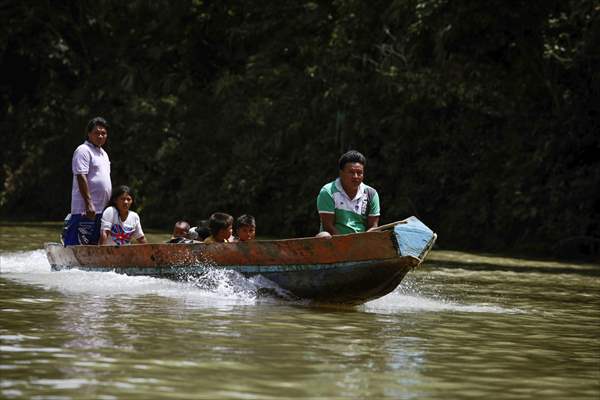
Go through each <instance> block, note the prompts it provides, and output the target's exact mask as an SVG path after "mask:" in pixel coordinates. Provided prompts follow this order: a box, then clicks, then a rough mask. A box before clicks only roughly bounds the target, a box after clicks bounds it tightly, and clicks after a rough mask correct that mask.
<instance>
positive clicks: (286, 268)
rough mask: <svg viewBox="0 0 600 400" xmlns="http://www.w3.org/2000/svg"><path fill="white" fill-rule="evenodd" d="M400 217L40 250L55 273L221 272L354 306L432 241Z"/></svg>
mask: <svg viewBox="0 0 600 400" xmlns="http://www.w3.org/2000/svg"><path fill="white" fill-rule="evenodd" d="M407 221H408V223H406V224H402V225H401V226H400V225H398V226H396V227H395V228H394V229H393V230H391V231H385V232H366V233H358V234H350V235H341V236H334V237H333V238H331V239H324V238H301V239H287V240H268V241H267V240H265V241H261V240H257V241H251V242H240V243H228V244H225V243H218V244H210V245H205V244H203V243H197V244H145V245H131V246H68V247H64V246H62V245H60V244H56V243H49V244H47V245H46V251H47V256H48V261H49V262H50V265H51V267H52V270H54V271H58V270H63V269H71V268H76V269H80V270H86V271H114V272H117V273H123V274H127V275H134V276H135V275H143V276H153V277H161V278H170V279H176V280H182V279H188V278H189V277H190V276H192V277H196V276H202V275H205V274H206V273H207V271H210V270H228V271H235V272H237V273H239V274H241V275H243V276H245V277H249V278H252V277H260V278H261V279H263V282H265V281H264V280H266V282H272V283H273V284H274V287H277V288H278V291H279V293H280V294H282V293H283V294H285V295H286V296H289V297H290V298H301V299H309V300H313V301H316V302H326V303H348V304H360V303H363V302H365V301H369V300H372V299H376V298H378V297H381V296H383V295H385V294H387V293H389V292H391V291H392V290H394V289H395V288H396V286H398V284H399V283H400V282H401V281H402V279H403V278H404V276H405V275H406V274H407V273H408V271H410V270H411V269H412V268H415V267H416V266H418V265H419V264H420V263H421V262H422V261H423V259H424V258H425V256H426V254H427V252H428V251H429V249H430V248H431V246H432V245H433V243H434V241H435V234H434V233H433V232H431V230H429V228H427V227H426V226H425V225H423V224H422V223H421V222H420V221H418V220H417V219H416V218H414V217H411V218H409V219H408V220H407ZM407 242H408V246H407V245H406V244H407ZM415 243H417V244H416V245H415Z"/></svg>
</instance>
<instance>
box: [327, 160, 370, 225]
mask: <svg viewBox="0 0 600 400" xmlns="http://www.w3.org/2000/svg"><path fill="white" fill-rule="evenodd" d="M366 163H367V160H366V158H365V156H363V155H362V154H361V153H359V152H358V151H356V150H350V151H348V152H347V153H345V154H343V155H342V156H341V157H340V160H339V168H340V176H339V178H337V179H336V180H335V181H333V182H330V183H328V184H326V185H325V186H323V188H321V191H320V192H319V196H318V197H317V209H318V210H319V217H320V218H321V229H320V230H321V233H319V235H318V236H329V235H327V233H325V232H328V233H329V234H331V235H343V234H346V233H355V232H364V231H367V230H369V229H371V228H375V227H376V226H377V225H378V224H379V211H380V207H379V195H378V194H377V191H376V190H375V189H373V188H372V187H370V186H367V185H365V184H364V183H363V178H364V170H365V165H366Z"/></svg>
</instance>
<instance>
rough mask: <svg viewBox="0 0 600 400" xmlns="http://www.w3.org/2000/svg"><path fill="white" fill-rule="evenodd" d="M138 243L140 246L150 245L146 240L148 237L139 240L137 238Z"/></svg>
mask: <svg viewBox="0 0 600 400" xmlns="http://www.w3.org/2000/svg"><path fill="white" fill-rule="evenodd" d="M137 242H138V243H139V244H146V243H148V241H147V240H146V237H145V236H142V237H139V238H137Z"/></svg>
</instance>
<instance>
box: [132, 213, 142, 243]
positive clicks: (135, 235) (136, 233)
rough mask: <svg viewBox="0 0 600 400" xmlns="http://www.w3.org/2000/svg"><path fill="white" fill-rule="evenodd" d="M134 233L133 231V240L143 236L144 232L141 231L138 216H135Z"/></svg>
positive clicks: (140, 222)
mask: <svg viewBox="0 0 600 400" xmlns="http://www.w3.org/2000/svg"><path fill="white" fill-rule="evenodd" d="M135 216H136V219H135V231H133V236H132V237H133V239H139V238H141V237H143V236H144V231H143V230H142V221H141V220H140V216H139V215H138V214H137V213H136V214H135Z"/></svg>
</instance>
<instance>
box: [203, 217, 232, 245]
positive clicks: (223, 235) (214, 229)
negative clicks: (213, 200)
mask: <svg viewBox="0 0 600 400" xmlns="http://www.w3.org/2000/svg"><path fill="white" fill-rule="evenodd" d="M208 228H209V229H210V234H211V235H212V237H213V238H214V239H215V240H216V241H217V242H222V241H224V240H226V239H229V237H230V236H231V233H232V230H233V217H232V216H231V215H229V214H225V213H220V212H216V213H213V214H212V215H211V216H210V218H209V219H208Z"/></svg>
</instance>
